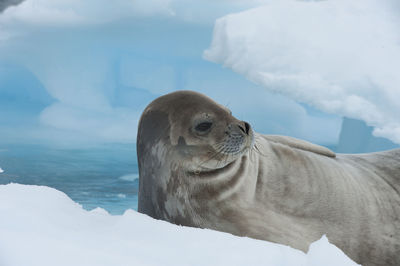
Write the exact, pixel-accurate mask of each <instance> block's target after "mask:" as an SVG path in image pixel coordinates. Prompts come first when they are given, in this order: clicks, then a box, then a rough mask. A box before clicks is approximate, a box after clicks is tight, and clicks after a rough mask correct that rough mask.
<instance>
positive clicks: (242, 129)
mask: <svg viewBox="0 0 400 266" xmlns="http://www.w3.org/2000/svg"><path fill="white" fill-rule="evenodd" d="M238 127H239V128H240V130H241V131H242V132H243V133H246V131H245V129H244V128H243V127H242V126H241V125H238Z"/></svg>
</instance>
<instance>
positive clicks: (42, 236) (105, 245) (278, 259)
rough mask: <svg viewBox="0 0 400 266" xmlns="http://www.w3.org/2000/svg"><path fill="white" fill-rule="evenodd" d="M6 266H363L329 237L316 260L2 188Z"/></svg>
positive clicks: (59, 196)
mask: <svg viewBox="0 0 400 266" xmlns="http://www.w3.org/2000/svg"><path fill="white" fill-rule="evenodd" d="M0 217H1V219H0V265H2V266H18V265H30V266H35V265H37V266H47V265H49V266H50V265H51V266H53V265H57V266H62V265H66V266H67V265H68V266H70V265H74V266H79V265H82V266H83V265H85V266H91V265H93V266H101V265H109V266H115V265H141V266H145V265H157V266H158V265H165V266H167V265H173V266H178V265H274V266H276V265H282V266H285V265H296V266H299V265H325V266H329V265H332V266H337V265H341V266H345V265H357V264H355V263H354V262H352V261H351V260H350V259H349V258H347V257H346V256H345V255H344V253H343V252H341V251H340V250H339V249H338V248H336V247H335V246H333V245H331V244H329V242H328V240H327V239H326V238H325V237H323V238H322V239H320V240H319V241H317V242H315V243H313V244H312V246H311V248H310V252H309V253H308V254H304V253H303V252H301V251H298V250H295V249H292V248H290V247H287V246H283V245H278V244H273V243H269V242H266V241H260V240H254V239H250V238H242V237H236V236H233V235H230V234H226V233H221V232H216V231H212V230H205V229H197V228H189V227H182V226H176V225H173V224H170V223H167V222H164V221H158V220H154V219H152V218H150V217H148V216H146V215H143V214H140V213H137V212H135V211H133V210H128V211H126V212H125V213H124V214H123V215H120V216H113V215H110V214H108V213H107V212H106V211H104V210H103V209H100V208H97V209H94V210H92V211H86V210H84V209H83V208H82V207H81V206H80V205H79V204H77V203H75V202H73V201H72V200H71V199H70V198H69V197H68V196H67V195H65V194H64V193H63V192H60V191H58V190H55V189H52V188H49V187H43V186H32V185H29V186H28V185H20V184H8V185H0Z"/></svg>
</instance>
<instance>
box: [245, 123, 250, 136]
mask: <svg viewBox="0 0 400 266" xmlns="http://www.w3.org/2000/svg"><path fill="white" fill-rule="evenodd" d="M244 126H245V127H246V134H247V135H249V131H250V125H249V123H247V122H244Z"/></svg>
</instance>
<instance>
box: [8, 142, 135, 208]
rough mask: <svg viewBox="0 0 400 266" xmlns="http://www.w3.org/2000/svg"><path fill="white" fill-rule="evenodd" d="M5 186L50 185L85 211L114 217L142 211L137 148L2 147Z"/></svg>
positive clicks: (124, 146)
mask: <svg viewBox="0 0 400 266" xmlns="http://www.w3.org/2000/svg"><path fill="white" fill-rule="evenodd" d="M0 168H2V169H3V170H4V173H0V184H8V183H10V182H13V183H20V184H29V185H44V186H49V187H53V188H56V189H58V190H60V191H63V192H65V193H66V194H67V195H68V196H69V197H70V198H72V199H73V200H74V201H76V202H78V203H80V204H81V205H82V206H83V207H84V208H85V209H87V210H91V209H93V208H96V207H101V208H104V209H106V210H107V211H108V212H110V213H112V214H122V213H123V212H124V211H125V210H126V209H135V210H137V192H138V178H137V177H138V170H137V160H136V151H135V145H134V144H129V145H120V144H117V145H115V144H113V145H102V146H98V147H93V148H87V149H60V148H52V147H46V146H40V145H1V144H0Z"/></svg>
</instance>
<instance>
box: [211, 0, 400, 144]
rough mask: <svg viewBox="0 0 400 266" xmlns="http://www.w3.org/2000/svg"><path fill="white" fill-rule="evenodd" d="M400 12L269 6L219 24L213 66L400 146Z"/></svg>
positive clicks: (368, 2) (366, 0)
mask: <svg viewBox="0 0 400 266" xmlns="http://www.w3.org/2000/svg"><path fill="white" fill-rule="evenodd" d="M398 11H399V5H398V3H397V4H396V2H395V1H390V0H383V1H382V0H353V1H347V0H337V1H330V0H328V1H294V0H283V1H271V2H270V3H269V4H267V5H265V6H262V7H258V8H254V9H250V10H248V11H245V12H241V13H236V14H231V15H228V16H225V17H222V18H220V19H218V20H217V21H216V24H215V28H214V36H213V40H212V44H211V47H210V48H209V49H208V50H206V51H205V53H204V57H205V58H206V59H208V60H211V61H214V62H217V63H221V64H223V65H224V66H227V67H229V68H232V69H233V70H234V71H235V72H238V73H240V74H243V75H245V76H246V77H247V78H248V79H250V80H252V81H254V82H256V83H258V84H260V85H263V86H264V87H266V88H267V89H269V90H271V91H275V92H278V93H282V94H284V95H286V96H289V97H291V98H293V99H295V100H297V101H300V102H304V103H308V104H310V105H313V106H314V107H317V108H319V109H320V110H322V111H325V112H328V113H334V114H339V115H342V116H347V117H350V118H355V119H361V120H364V121H366V122H367V124H369V125H371V126H374V135H376V136H381V137H386V138H389V139H391V140H392V141H394V142H397V143H400V116H399V115H398V114H399V113H400V104H399V103H400V75H398V69H400V33H399V31H398V28H399V26H400V23H399V18H400V17H399V15H398V14H399V12H398Z"/></svg>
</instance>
